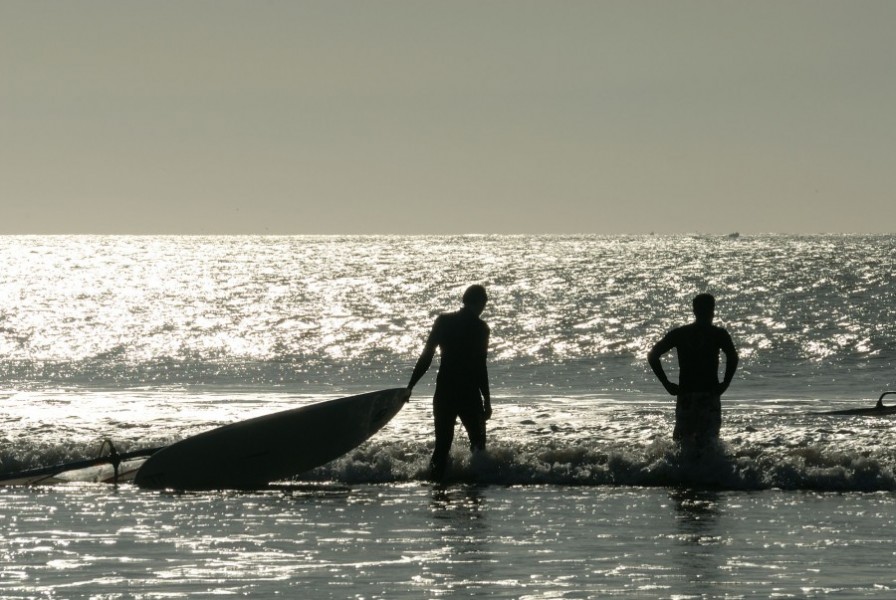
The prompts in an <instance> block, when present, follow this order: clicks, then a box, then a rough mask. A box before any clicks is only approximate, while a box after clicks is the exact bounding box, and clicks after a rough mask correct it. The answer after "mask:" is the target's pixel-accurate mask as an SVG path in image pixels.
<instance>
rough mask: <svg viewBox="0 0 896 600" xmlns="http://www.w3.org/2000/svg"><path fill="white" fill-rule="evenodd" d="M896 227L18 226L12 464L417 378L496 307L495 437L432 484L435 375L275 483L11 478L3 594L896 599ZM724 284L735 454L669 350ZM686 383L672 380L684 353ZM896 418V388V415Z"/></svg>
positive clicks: (4, 248) (2, 299)
mask: <svg viewBox="0 0 896 600" xmlns="http://www.w3.org/2000/svg"><path fill="white" fill-rule="evenodd" d="M894 250H896V236H807V237H794V236H756V237H752V236H742V237H740V238H739V239H729V238H727V237H712V236H674V237H673V236H669V237H667V236H631V237H600V236H458V237H422V236H421V237H401V236H382V237H156V236H147V237H90V236H83V237H55V236H54V237H29V236H23V237H16V236H7V237H2V238H0V473H3V472H12V471H18V470H23V469H28V468H34V467H38V466H42V465H47V464H54V463H57V462H63V461H67V460H78V459H82V458H88V457H92V456H94V455H96V453H97V452H98V450H99V448H100V445H101V443H102V441H103V440H105V439H111V440H113V441H114V443H115V445H116V447H117V448H118V449H119V450H133V449H138V448H143V447H154V446H159V445H164V444H167V443H170V442H173V441H176V440H178V439H182V438H184V437H186V436H189V435H192V434H195V433H198V432H200V431H203V430H206V429H209V428H211V427H214V426H218V425H221V424H224V423H229V422H232V421H236V420H240V419H244V418H249V417H253V416H257V415H261V414H265V413H267V412H274V411H276V410H282V409H286V408H292V407H295V406H300V405H303V404H306V403H310V402H316V401H320V400H324V399H328V398H335V397H339V396H343V395H348V394H354V393H361V392H366V391H371V390H375V389H382V388H390V387H399V386H403V385H404V384H406V382H407V380H408V378H409V377H410V372H411V369H412V368H413V364H414V362H415V360H416V357H417V354H418V353H419V351H420V349H421V348H422V344H423V341H424V339H425V336H426V334H427V332H428V329H429V326H430V325H431V323H432V320H433V318H434V317H435V316H436V315H437V314H438V313H439V312H442V311H447V310H454V309H455V308H457V307H458V306H459V303H460V302H459V298H460V295H461V293H462V291H463V290H464V289H465V288H466V286H467V285H469V284H470V283H482V284H484V285H485V286H486V287H487V289H488V291H489V294H490V298H491V301H490V303H489V305H488V306H487V308H486V312H485V313H484V315H483V318H485V319H486V320H487V321H488V322H489V324H490V325H491V327H492V344H491V354H490V359H489V360H490V362H489V366H490V377H491V385H492V390H493V404H494V409H495V410H494V417H493V419H492V420H491V421H490V422H489V449H488V451H487V452H486V453H485V454H482V455H477V456H474V457H471V456H470V455H469V452H468V451H467V449H466V447H465V434H464V433H463V431H462V429H459V431H458V436H457V437H456V441H455V448H454V450H453V455H452V458H453V462H452V467H451V469H450V472H449V477H450V480H449V483H448V484H447V485H445V486H433V485H431V484H428V483H426V482H425V481H424V478H425V473H426V465H427V461H428V457H429V454H430V452H431V450H432V432H431V423H430V419H431V394H432V391H433V385H434V380H435V370H436V368H437V364H434V365H433V369H432V371H431V373H430V374H428V375H427V376H426V378H424V380H423V381H422V382H421V384H419V385H418V387H417V388H416V389H415V393H414V396H413V398H412V400H411V402H410V403H409V404H408V405H407V406H406V407H405V408H404V409H403V410H402V412H401V413H399V415H398V416H397V417H396V418H395V419H394V420H393V421H392V422H391V423H390V424H389V425H387V426H386V428H385V429H383V430H382V431H381V432H380V433H378V434H377V435H376V436H375V437H374V438H372V439H371V440H370V441H369V442H367V443H366V444H365V445H363V446H361V447H360V448H358V449H357V450H356V451H353V452H351V453H349V454H348V455H346V456H344V457H343V458H341V459H339V460H337V461H334V462H333V463H330V464H328V465H326V466H324V467H321V468H319V469H317V470H315V471H312V472H309V473H304V474H302V475H300V476H298V477H297V478H296V479H295V480H294V481H290V482H287V484H286V485H284V486H283V487H281V488H280V489H277V490H269V491H260V492H254V493H236V492H215V493H201V494H198V493H197V494H177V493H165V492H145V491H142V490H139V489H136V488H135V487H134V486H132V485H130V484H123V485H119V486H118V487H113V486H109V485H106V484H99V483H93V482H90V481H83V480H78V479H83V478H79V477H74V478H73V479H75V480H73V481H71V482H69V483H64V484H54V485H50V486H40V487H0V597H2V598H172V597H194V598H202V597H209V596H217V595H235V596H250V597H257V598H266V597H271V598H276V597H308V598H359V599H360V598H473V597H500V598H603V597H611V596H624V597H644V598H654V597H656V598H753V597H755V598H760V597H761V598H766V597H781V598H788V597H794V598H803V597H843V598H853V597H880V598H888V597H893V594H894V593H896V569H894V567H896V541H894V537H896V518H894V514H896V494H894V492H896V436H894V435H893V427H894V425H896V416H892V417H874V416H849V417H845V416H830V415H821V414H816V413H818V412H821V411H826V410H832V409H843V408H854V407H866V406H867V407H870V406H872V405H873V404H874V402H875V401H876V400H877V397H878V396H879V395H880V393H882V392H884V391H886V390H889V389H896V370H894V349H896V293H894V292H896V285H894V280H893V272H894V268H893V267H894V256H896V253H894ZM704 291H708V292H711V293H713V294H714V295H715V296H716V298H717V302H718V304H717V311H716V312H717V323H719V324H721V325H723V326H725V327H727V328H728V330H729V331H730V332H731V334H732V337H733V338H734V341H735V344H736V345H737V347H738V350H739V352H740V356H741V368H740V370H739V371H738V374H737V376H736V378H735V381H734V383H733V384H732V386H731V388H730V390H729V392H728V393H727V394H726V395H725V396H724V398H723V427H722V441H721V443H720V445H719V446H718V447H717V448H715V449H713V451H711V452H707V453H704V454H703V455H700V456H692V455H689V454H687V453H684V454H683V453H681V452H680V451H679V449H678V448H677V447H676V446H675V445H674V444H673V443H672V442H671V439H670V438H671V428H672V419H673V406H674V399H673V398H671V397H670V396H668V395H665V392H664V390H663V389H662V387H661V386H660V385H659V384H658V383H657V382H656V380H655V378H654V377H653V375H652V373H651V372H650V369H649V367H648V366H647V364H646V360H645V356H646V353H647V350H648V349H649V348H650V346H651V345H652V344H653V343H654V342H655V341H656V340H657V339H659V337H660V336H662V334H663V333H664V332H665V331H666V330H667V329H669V328H671V327H673V326H675V325H678V324H683V323H685V322H687V321H689V320H690V317H691V315H690V299H691V298H692V297H693V296H694V295H695V294H696V293H699V292H704ZM666 368H667V371H670V372H671V374H672V375H674V373H675V362H674V359H671V358H670V360H669V361H668V362H667V363H666ZM891 398H892V400H891V401H892V402H894V403H896V396H893V397H891Z"/></svg>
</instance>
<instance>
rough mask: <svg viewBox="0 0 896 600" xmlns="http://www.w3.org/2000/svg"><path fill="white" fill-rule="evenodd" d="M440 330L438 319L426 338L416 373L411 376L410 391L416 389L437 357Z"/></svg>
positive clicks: (415, 367)
mask: <svg viewBox="0 0 896 600" xmlns="http://www.w3.org/2000/svg"><path fill="white" fill-rule="evenodd" d="M438 329H439V319H436V321H435V323H433V326H432V330H431V331H430V332H429V337H428V338H426V345H425V346H423V352H421V353H420V358H418V359H417V364H416V365H414V372H413V373H412V374H411V380H410V382H408V390H413V389H414V386H415V385H417V382H418V381H420V378H421V377H423V376H424V375H425V374H426V371H428V370H429V366H430V365H431V364H432V359H433V357H434V356H435V355H436V348H437V347H438V345H439V340H438V333H437V332H438Z"/></svg>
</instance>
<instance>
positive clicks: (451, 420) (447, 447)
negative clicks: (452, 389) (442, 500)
mask: <svg viewBox="0 0 896 600" xmlns="http://www.w3.org/2000/svg"><path fill="white" fill-rule="evenodd" d="M452 404H453V403H452V402H451V399H450V398H439V397H438V395H437V396H436V398H434V399H433V402H432V412H433V417H434V418H435V429H436V445H435V448H434V449H433V452H432V459H431V460H430V461H429V469H430V471H429V476H430V479H432V480H433V481H441V480H442V479H444V477H445V470H446V468H447V467H448V454H449V453H450V452H451V443H452V442H453V441H454V424H455V423H456V422H457V412H456V410H455V409H454V406H453V405H452Z"/></svg>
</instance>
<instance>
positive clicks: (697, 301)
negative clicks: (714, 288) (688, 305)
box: [694, 294, 716, 322]
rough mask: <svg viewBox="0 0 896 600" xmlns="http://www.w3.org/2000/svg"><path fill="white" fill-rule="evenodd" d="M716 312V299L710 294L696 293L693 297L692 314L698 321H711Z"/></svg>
mask: <svg viewBox="0 0 896 600" xmlns="http://www.w3.org/2000/svg"><path fill="white" fill-rule="evenodd" d="M715 313H716V299H715V298H713V297H712V294H697V295H696V296H695V297H694V316H695V317H697V320H698V321H710V322H711V321H712V319H713V317H714V316H715Z"/></svg>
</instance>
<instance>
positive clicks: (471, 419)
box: [458, 396, 485, 452]
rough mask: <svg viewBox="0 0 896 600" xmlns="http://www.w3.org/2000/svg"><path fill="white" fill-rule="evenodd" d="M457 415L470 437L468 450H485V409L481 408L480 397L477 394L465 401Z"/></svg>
mask: <svg viewBox="0 0 896 600" xmlns="http://www.w3.org/2000/svg"><path fill="white" fill-rule="evenodd" d="M458 416H460V422H461V423H463V426H464V429H466V430H467V436H469V438H470V450H471V451H473V452H476V451H477V450H485V411H484V410H483V408H482V398H480V397H478V396H477V397H476V398H475V399H470V400H467V401H465V402H464V404H463V407H462V408H461V410H460V411H458Z"/></svg>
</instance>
